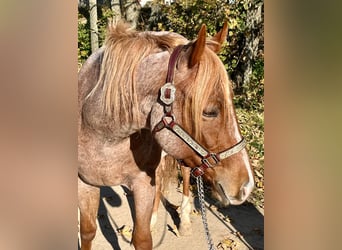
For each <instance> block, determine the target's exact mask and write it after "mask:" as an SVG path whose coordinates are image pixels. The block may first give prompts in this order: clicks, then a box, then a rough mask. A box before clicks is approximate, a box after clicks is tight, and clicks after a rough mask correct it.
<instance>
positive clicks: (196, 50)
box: [189, 24, 207, 68]
mask: <svg viewBox="0 0 342 250" xmlns="http://www.w3.org/2000/svg"><path fill="white" fill-rule="evenodd" d="M206 36H207V30H206V26H205V24H203V25H202V27H201V29H200V31H199V32H198V37H197V40H196V42H194V43H193V45H192V52H191V56H190V62H189V66H190V68H192V67H193V66H195V65H196V64H197V63H199V61H200V60H201V57H202V54H203V51H204V48H205V39H206Z"/></svg>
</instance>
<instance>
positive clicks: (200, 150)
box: [152, 45, 246, 177]
mask: <svg viewBox="0 0 342 250" xmlns="http://www.w3.org/2000/svg"><path fill="white" fill-rule="evenodd" d="M186 47H187V45H179V46H177V47H176V48H175V49H174V50H173V52H172V54H171V56H170V59H169V65H168V71H167V77H166V83H165V84H164V86H162V87H161V88H160V97H159V98H160V101H161V102H162V103H163V106H164V116H163V117H162V119H161V121H160V122H159V123H158V124H157V125H156V126H155V127H154V129H153V131H152V133H153V134H155V133H157V132H159V131H160V130H162V129H164V128H167V129H169V130H171V131H172V132H173V133H175V134H176V135H177V136H178V137H179V138H180V139H182V140H183V141H184V142H185V143H186V144H187V145H188V146H189V147H191V149H192V150H193V151H195V152H196V153H197V154H198V155H199V156H200V157H201V158H202V160H201V164H200V165H199V166H196V167H195V168H193V169H192V170H191V175H192V176H194V177H198V176H202V175H203V174H204V173H205V171H206V169H207V168H210V167H214V166H215V165H216V164H217V163H219V162H220V161H221V160H223V159H226V158H228V157H230V156H231V155H233V154H236V153H238V152H239V151H240V150H242V149H243V148H244V147H245V146H246V141H245V139H244V138H242V140H241V141H240V142H238V143H237V144H235V145H234V146H232V147H230V148H228V149H226V150H224V151H222V152H219V153H212V152H210V151H208V150H207V149H206V148H204V147H203V146H202V145H201V144H200V143H198V142H197V141H196V140H195V139H193V138H192V137H191V135H189V134H188V133H187V132H186V131H185V130H184V129H183V128H182V127H181V126H180V125H179V124H178V123H176V122H175V116H174V114H173V112H172V103H173V101H174V100H175V93H176V88H175V86H174V81H173V79H174V75H175V67H176V64H177V62H178V59H179V55H180V53H181V51H182V50H183V49H184V48H186ZM178 161H180V162H183V161H182V160H178Z"/></svg>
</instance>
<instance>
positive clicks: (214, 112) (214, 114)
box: [203, 109, 219, 118]
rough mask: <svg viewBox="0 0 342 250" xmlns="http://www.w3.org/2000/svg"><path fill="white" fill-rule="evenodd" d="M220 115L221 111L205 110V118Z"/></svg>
mask: <svg viewBox="0 0 342 250" xmlns="http://www.w3.org/2000/svg"><path fill="white" fill-rule="evenodd" d="M218 114H219V110H217V109H213V110H203V116H205V117H209V118H214V117H217V116H218Z"/></svg>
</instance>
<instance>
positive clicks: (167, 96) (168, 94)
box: [160, 82, 176, 105]
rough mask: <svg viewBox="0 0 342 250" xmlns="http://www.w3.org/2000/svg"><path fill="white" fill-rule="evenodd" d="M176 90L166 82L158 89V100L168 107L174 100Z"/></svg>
mask: <svg viewBox="0 0 342 250" xmlns="http://www.w3.org/2000/svg"><path fill="white" fill-rule="evenodd" d="M175 93H176V88H175V86H174V85H173V84H172V83H170V82H168V83H165V84H164V86H162V87H161V88H160V100H161V101H162V102H163V103H164V104H166V105H170V104H171V103H173V101H174V100H175Z"/></svg>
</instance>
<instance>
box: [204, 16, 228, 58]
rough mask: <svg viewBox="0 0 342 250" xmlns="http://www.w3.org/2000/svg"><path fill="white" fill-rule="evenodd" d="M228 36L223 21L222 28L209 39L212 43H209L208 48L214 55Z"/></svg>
mask: <svg viewBox="0 0 342 250" xmlns="http://www.w3.org/2000/svg"><path fill="white" fill-rule="evenodd" d="M227 35H228V22H227V21H225V22H224V24H223V28H222V29H221V30H220V31H219V32H218V33H217V34H216V35H215V36H214V37H213V38H212V39H211V41H214V43H209V44H208V47H209V48H210V49H211V50H212V51H214V52H215V53H218V52H220V49H221V46H222V44H223V43H224V41H226V39H227Z"/></svg>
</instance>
